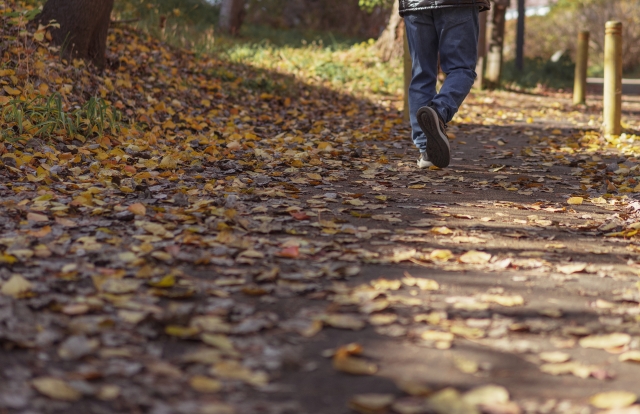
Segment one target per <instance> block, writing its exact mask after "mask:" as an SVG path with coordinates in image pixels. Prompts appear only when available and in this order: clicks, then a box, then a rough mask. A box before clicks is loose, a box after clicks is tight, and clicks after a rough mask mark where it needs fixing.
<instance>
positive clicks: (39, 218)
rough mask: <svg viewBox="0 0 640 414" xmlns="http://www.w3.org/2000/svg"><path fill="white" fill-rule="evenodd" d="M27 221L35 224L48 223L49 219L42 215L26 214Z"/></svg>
mask: <svg viewBox="0 0 640 414" xmlns="http://www.w3.org/2000/svg"><path fill="white" fill-rule="evenodd" d="M27 220H29V221H35V222H44V221H49V217H47V216H45V215H44V214H38V213H31V212H29V213H27Z"/></svg>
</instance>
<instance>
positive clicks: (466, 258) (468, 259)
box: [458, 250, 491, 264]
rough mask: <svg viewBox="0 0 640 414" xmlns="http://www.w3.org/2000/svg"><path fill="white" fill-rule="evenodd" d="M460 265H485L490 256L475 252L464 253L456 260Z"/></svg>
mask: <svg viewBox="0 0 640 414" xmlns="http://www.w3.org/2000/svg"><path fill="white" fill-rule="evenodd" d="M458 260H459V261H460V262H461V263H466V264H487V263H489V260H491V255H490V254H489V253H485V252H479V251H477V250H471V251H469V252H466V253H465V254H463V255H462V256H460V258H459V259H458Z"/></svg>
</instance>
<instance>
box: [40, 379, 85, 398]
mask: <svg viewBox="0 0 640 414" xmlns="http://www.w3.org/2000/svg"><path fill="white" fill-rule="evenodd" d="M31 385H32V386H33V388H35V389H36V390H37V391H38V392H39V393H41V394H43V395H46V396H47V397H49V398H52V399H54V400H61V401H78V400H79V399H80V398H82V394H81V393H80V391H78V390H76V389H75V388H72V387H71V386H70V385H69V384H67V383H66V382H65V381H63V380H61V379H58V378H54V377H39V378H35V379H34V380H32V381H31Z"/></svg>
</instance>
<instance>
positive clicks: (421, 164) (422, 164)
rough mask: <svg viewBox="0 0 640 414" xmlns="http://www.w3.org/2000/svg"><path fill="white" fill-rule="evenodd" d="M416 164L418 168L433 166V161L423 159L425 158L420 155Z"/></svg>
mask: <svg viewBox="0 0 640 414" xmlns="http://www.w3.org/2000/svg"><path fill="white" fill-rule="evenodd" d="M417 164H418V168H420V169H425V168H431V167H433V163H432V162H431V161H425V160H423V159H422V157H420V159H418V162H417Z"/></svg>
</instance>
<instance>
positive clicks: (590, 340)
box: [579, 333, 631, 349]
mask: <svg viewBox="0 0 640 414" xmlns="http://www.w3.org/2000/svg"><path fill="white" fill-rule="evenodd" d="M629 342H631V336H630V335H628V334H626V333H612V334H608V335H591V336H587V337H585V338H581V339H580V341H579V344H580V346H581V347H583V348H595V349H608V348H617V347H620V346H624V345H627V344H628V343H629Z"/></svg>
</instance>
